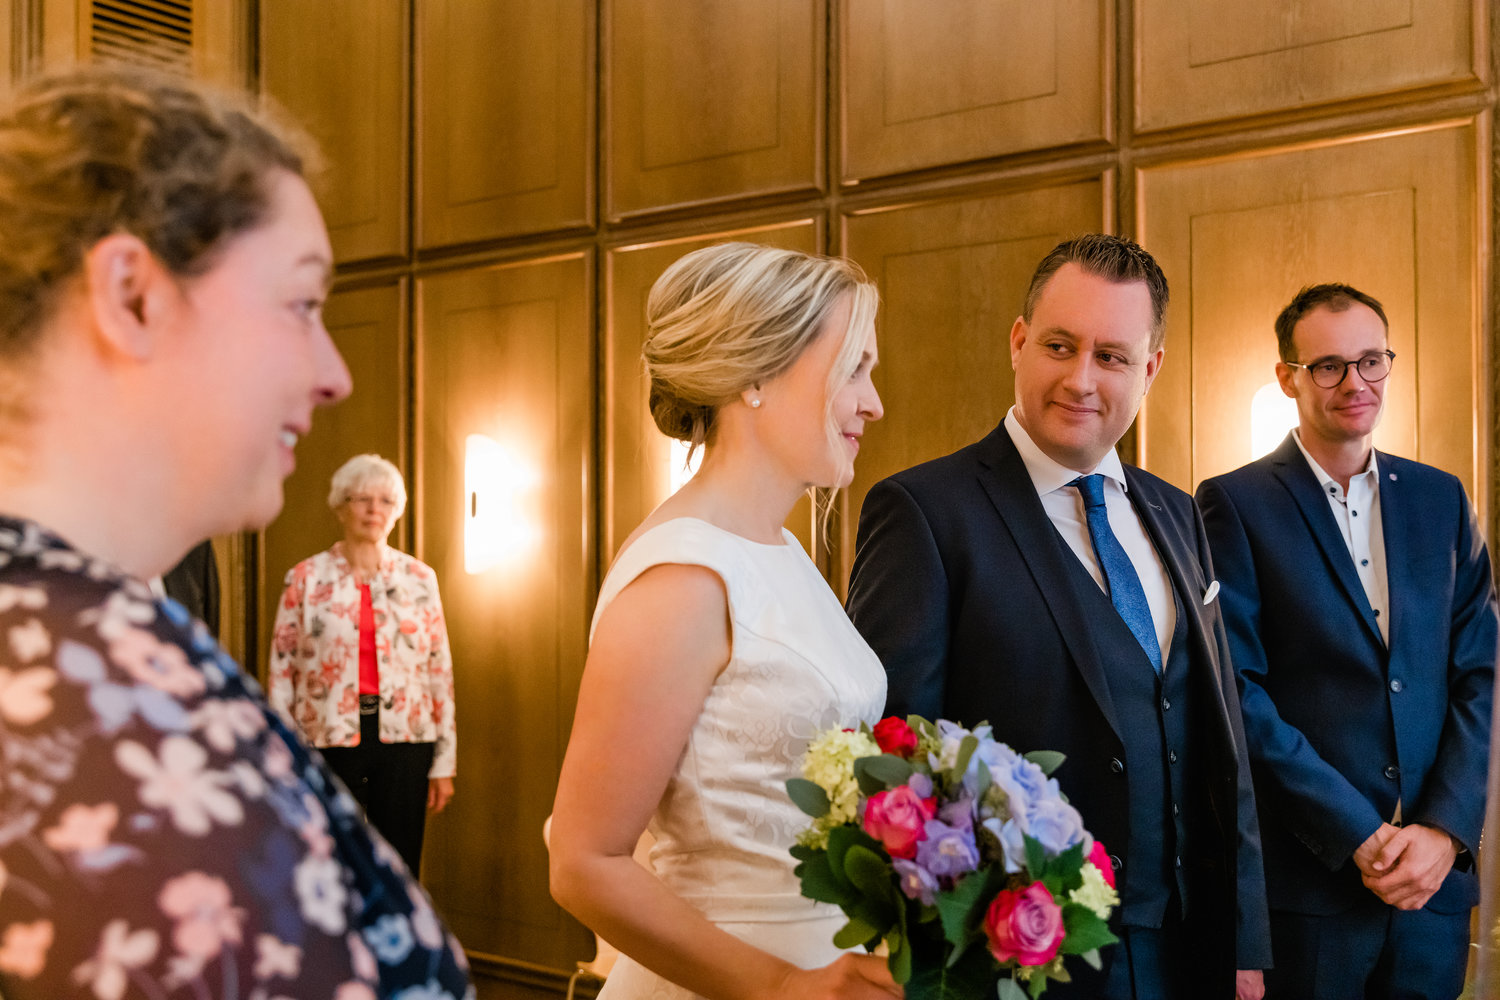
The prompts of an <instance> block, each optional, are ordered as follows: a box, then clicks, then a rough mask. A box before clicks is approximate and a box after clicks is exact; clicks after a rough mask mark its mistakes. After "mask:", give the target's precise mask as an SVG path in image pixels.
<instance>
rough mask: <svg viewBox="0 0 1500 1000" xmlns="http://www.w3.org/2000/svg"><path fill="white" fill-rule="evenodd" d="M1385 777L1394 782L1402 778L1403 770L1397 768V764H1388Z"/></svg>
mask: <svg viewBox="0 0 1500 1000" xmlns="http://www.w3.org/2000/svg"><path fill="white" fill-rule="evenodd" d="M1385 776H1386V777H1387V778H1390V779H1391V780H1392V781H1395V780H1396V779H1397V778H1399V777H1401V768H1399V767H1397V766H1396V765H1395V764H1387V765H1386V766H1385Z"/></svg>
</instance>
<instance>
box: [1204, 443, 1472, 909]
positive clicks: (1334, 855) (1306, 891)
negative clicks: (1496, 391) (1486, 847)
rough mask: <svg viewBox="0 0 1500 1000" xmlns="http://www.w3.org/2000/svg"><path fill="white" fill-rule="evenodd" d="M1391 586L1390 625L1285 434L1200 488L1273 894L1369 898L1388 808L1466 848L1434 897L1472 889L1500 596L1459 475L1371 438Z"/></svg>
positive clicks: (1451, 905) (1322, 900)
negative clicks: (1368, 872) (1370, 844)
mask: <svg viewBox="0 0 1500 1000" xmlns="http://www.w3.org/2000/svg"><path fill="white" fill-rule="evenodd" d="M1375 463H1376V469H1377V472H1378V475H1379V479H1380V486H1379V489H1380V516H1381V523H1382V534H1383V537H1384V539H1385V564H1386V577H1387V583H1388V589H1389V595H1390V610H1389V614H1390V621H1389V622H1388V623H1387V628H1388V631H1389V635H1390V646H1389V648H1388V647H1387V646H1386V643H1385V642H1384V641H1383V640H1382V639H1381V636H1380V630H1379V628H1378V627H1377V625H1376V619H1375V615H1374V612H1373V610H1372V609H1371V607H1370V603H1369V600H1368V599H1367V598H1366V596H1365V592H1364V589H1363V588H1362V587H1361V586H1360V582H1359V577H1358V575H1357V573H1356V571H1355V567H1354V560H1353V558H1352V557H1351V556H1350V555H1349V548H1348V546H1347V545H1345V544H1344V539H1343V535H1342V534H1341V533H1340V531H1339V527H1338V523H1337V522H1336V521H1335V520H1334V517H1333V512H1332V511H1331V510H1330V509H1329V506H1328V497H1327V496H1325V495H1324V493H1323V490H1322V487H1321V486H1320V485H1319V483H1318V480H1317V477H1316V476H1315V475H1314V474H1313V471H1312V469H1311V467H1310V466H1309V465H1308V464H1307V461H1306V459H1304V458H1303V456H1302V452H1301V450H1300V449H1299V448H1298V447H1297V442H1296V441H1294V440H1293V439H1292V437H1291V436H1290V435H1288V437H1287V439H1286V440H1285V441H1284V442H1282V444H1281V445H1280V447H1278V448H1277V449H1276V450H1275V451H1274V452H1272V453H1271V454H1270V455H1268V456H1266V457H1265V458H1262V459H1260V460H1259V461H1257V462H1253V463H1251V464H1250V465H1247V466H1245V467H1243V468H1241V469H1237V470H1235V471H1234V472H1231V473H1228V474H1227V475H1223V476H1218V477H1216V478H1214V479H1209V480H1207V481H1205V482H1204V483H1203V484H1202V485H1201V486H1200V487H1199V488H1198V503H1199V505H1200V506H1201V507H1202V510H1203V518H1204V521H1205V523H1206V526H1207V530H1208V537H1209V542H1210V546H1211V548H1212V549H1213V556H1214V564H1215V566H1216V567H1217V569H1218V573H1219V579H1220V581H1221V582H1222V585H1223V590H1222V591H1221V592H1220V598H1219V600H1220V603H1221V604H1222V605H1223V609H1224V620H1225V624H1226V625H1227V627H1228V630H1229V642H1230V650H1231V652H1232V654H1233V658H1234V666H1235V669H1236V671H1237V672H1238V674H1239V682H1240V690H1241V704H1242V708H1243V712H1244V719H1245V729H1246V732H1247V735H1248V737H1249V740H1250V757H1251V762H1252V766H1253V769H1254V773H1255V781H1256V789H1257V795H1258V799H1259V803H1260V817H1261V827H1262V834H1263V839H1264V846H1265V862H1266V879H1267V891H1268V894H1269V897H1270V901H1271V905H1272V906H1273V907H1275V908H1277V909H1286V910H1291V911H1294V912H1299V913H1310V914H1330V913H1338V912H1342V911H1343V910H1346V909H1348V908H1349V907H1351V906H1354V905H1356V904H1358V903H1361V902H1368V901H1369V899H1370V893H1369V890H1367V889H1365V888H1364V885H1363V883H1362V882H1361V880H1360V877H1359V870H1358V868H1357V867H1356V866H1355V865H1354V863H1353V861H1352V860H1351V855H1352V854H1353V852H1354V850H1355V848H1357V847H1358V846H1359V845H1360V844H1362V843H1363V842H1364V841H1365V839H1366V838H1368V837H1369V835H1370V834H1372V833H1374V832H1375V830H1376V828H1377V827H1379V825H1380V824H1381V822H1383V821H1387V820H1389V819H1391V817H1392V815H1393V814H1394V812H1395V809H1396V802H1397V799H1398V796H1399V799H1400V802H1401V815H1402V819H1403V821H1404V822H1407V823H1425V824H1430V825H1432V826H1435V827H1438V828H1439V829H1442V830H1445V831H1447V832H1448V833H1449V834H1451V835H1453V836H1454V837H1456V838H1457V839H1458V840H1459V841H1460V842H1461V843H1462V844H1463V845H1464V846H1465V847H1467V848H1468V849H1469V851H1470V852H1471V853H1470V854H1469V855H1467V856H1463V857H1461V861H1462V862H1464V863H1462V864H1460V865H1457V866H1455V870H1454V871H1453V872H1452V873H1451V874H1450V875H1449V877H1448V880H1447V881H1446V882H1445V883H1444V884H1443V887H1442V888H1441V889H1440V890H1439V891H1438V893H1437V894H1436V895H1435V896H1434V897H1433V898H1432V900H1431V901H1430V902H1429V903H1428V904H1427V905H1428V907H1429V908H1431V909H1433V910H1434V911H1436V912H1457V911H1459V910H1462V909H1467V908H1468V907H1470V906H1473V905H1474V904H1475V903H1477V902H1478V891H1479V890H1478V880H1477V879H1476V877H1475V876H1474V874H1473V872H1472V871H1471V870H1464V869H1472V857H1473V854H1472V852H1474V851H1475V850H1477V848H1478V846H1479V831H1480V828H1481V826H1482V825H1483V823H1484V798H1485V788H1486V773H1487V768H1488V765H1489V742H1490V702H1491V698H1492V690H1493V687H1494V668H1495V642H1496V632H1497V628H1496V610H1495V591H1494V586H1493V583H1492V580H1491V573H1490V561H1489V556H1488V554H1487V552H1486V551H1485V546H1484V541H1483V539H1482V538H1481V537H1480V534H1479V529H1478V525H1477V523H1476V521H1475V517H1474V511H1473V508H1472V507H1471V506H1470V505H1469V501H1468V498H1467V497H1466V496H1465V495H1464V490H1463V486H1462V484H1460V483H1459V481H1458V480H1457V479H1456V478H1455V477H1453V476H1451V475H1449V474H1448V473H1446V472H1441V471H1439V470H1437V469H1434V468H1432V467H1431V466H1427V465H1421V464H1419V463H1417V462H1412V461H1408V460H1406V459H1402V458H1396V457H1394V456H1391V455H1385V454H1381V453H1379V452H1377V453H1376V459H1375Z"/></svg>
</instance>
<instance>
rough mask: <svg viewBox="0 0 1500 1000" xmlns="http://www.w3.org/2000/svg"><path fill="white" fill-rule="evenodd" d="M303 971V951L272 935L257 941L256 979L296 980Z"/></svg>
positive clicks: (266, 935) (260, 937) (262, 936)
mask: <svg viewBox="0 0 1500 1000" xmlns="http://www.w3.org/2000/svg"><path fill="white" fill-rule="evenodd" d="M301 969H302V949H301V948H298V947H297V946H296V945H294V944H287V943H285V942H284V941H282V940H281V939H280V938H278V937H275V936H274V935H271V934H261V935H259V936H257V937H256V939H255V978H257V979H270V978H271V977H272V976H279V977H280V978H282V979H296V978H297V974H298V973H299V972H300V971H301Z"/></svg>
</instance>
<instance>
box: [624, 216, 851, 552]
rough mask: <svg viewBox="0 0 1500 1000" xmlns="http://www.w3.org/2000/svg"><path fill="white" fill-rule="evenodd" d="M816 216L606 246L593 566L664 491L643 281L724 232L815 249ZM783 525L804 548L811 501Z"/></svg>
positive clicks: (808, 542) (666, 452) (663, 451)
mask: <svg viewBox="0 0 1500 1000" xmlns="http://www.w3.org/2000/svg"><path fill="white" fill-rule="evenodd" d="M821 230H822V226H821V219H798V220H795V221H791V222H783V223H777V224H774V225H768V226H760V227H756V228H752V229H739V230H732V231H726V232H719V233H713V234H710V235H705V236H691V237H687V238H685V239H675V240H663V241H659V242H655V243H643V244H638V245H635V246H625V247H618V248H616V249H613V250H611V251H609V256H608V262H607V264H606V270H605V282H606V286H605V301H606V303H607V306H606V308H607V310H608V311H607V314H606V317H605V323H606V333H605V340H604V345H603V347H604V380H603V381H604V441H603V446H604V456H603V461H604V495H603V515H604V516H603V529H602V534H603V537H602V539H601V544H600V547H599V558H600V569H601V571H602V570H603V569H605V568H607V567H608V565H609V563H610V561H611V560H613V559H614V557H615V552H616V551H617V550H618V549H619V547H620V543H621V542H623V541H624V540H625V539H626V538H627V537H628V536H629V535H630V533H631V532H632V531H634V530H635V526H636V525H638V524H640V523H641V521H643V520H645V518H646V515H647V514H649V513H651V511H653V510H655V509H656V506H657V505H658V504H660V503H661V502H662V501H663V500H665V499H666V498H667V497H668V496H669V495H670V494H671V478H672V470H671V465H672V462H673V454H674V452H673V449H672V442H671V441H670V439H668V438H667V437H666V435H664V434H662V432H661V431H659V430H658V429H657V427H656V424H655V423H654V422H653V421H652V419H651V412H650V409H649V408H648V407H647V405H646V397H647V392H648V389H649V384H648V381H647V379H646V374H645V370H644V369H643V367H642V365H641V345H642V344H643V343H645V340H646V296H647V294H648V293H649V292H650V291H651V285H652V284H653V283H654V282H655V281H656V279H657V278H658V277H660V276H661V273H662V272H663V271H665V270H666V269H667V266H668V265H669V264H671V263H672V262H673V261H675V260H676V259H677V258H679V257H681V256H683V255H684V254H687V253H689V252H691V251H693V250H697V249H699V248H700V247H705V246H709V245H711V244H714V243H723V242H725V241H726V240H746V241H749V242H752V243H766V244H769V245H771V246H778V247H787V248H788V249H792V250H801V251H803V252H805V253H816V252H818V249H819V247H820V245H821V243H822V232H821ZM787 527H789V528H791V530H792V532H793V533H794V534H795V535H796V536H797V537H798V539H799V540H801V542H802V544H803V545H804V546H805V547H806V548H807V549H808V551H809V552H815V551H816V548H817V546H816V545H815V544H814V542H813V538H814V531H813V518H812V507H811V505H810V503H809V502H808V501H806V500H803V501H799V502H798V505H797V507H796V508H795V509H794V510H793V511H792V514H791V516H790V517H789V518H788V520H787Z"/></svg>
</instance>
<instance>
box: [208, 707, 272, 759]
mask: <svg viewBox="0 0 1500 1000" xmlns="http://www.w3.org/2000/svg"><path fill="white" fill-rule="evenodd" d="M192 723H193V728H194V729H197V730H200V731H201V732H202V733H203V738H204V739H205V740H207V741H208V745H209V746H211V747H213V748H214V749H215V750H217V751H219V752H220V753H229V752H230V751H231V750H233V749H234V747H235V744H236V743H237V742H238V741H239V740H248V739H250V738H251V737H253V736H254V735H255V734H256V733H259V732H260V731H261V730H262V729H264V728H265V727H266V720H265V717H264V716H263V715H261V714H260V709H259V708H257V707H256V706H255V704H254V703H253V702H250V701H243V700H231V701H221V700H219V699H217V698H208V699H205V700H204V702H203V704H201V705H199V706H198V708H196V709H195V710H194V711H193V714H192Z"/></svg>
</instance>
